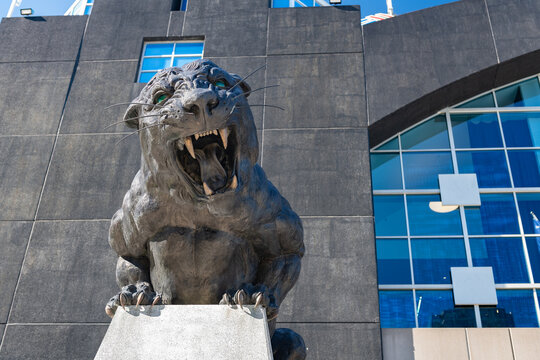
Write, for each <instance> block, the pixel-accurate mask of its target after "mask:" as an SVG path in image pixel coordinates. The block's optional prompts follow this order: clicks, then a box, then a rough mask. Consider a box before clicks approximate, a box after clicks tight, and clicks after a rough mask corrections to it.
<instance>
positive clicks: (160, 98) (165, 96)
mask: <svg viewBox="0 0 540 360" xmlns="http://www.w3.org/2000/svg"><path fill="white" fill-rule="evenodd" d="M168 98H169V96H168V95H167V94H162V95H160V96H159V97H158V98H157V100H156V104H160V103H162V102H164V101H165V100H167V99H168Z"/></svg>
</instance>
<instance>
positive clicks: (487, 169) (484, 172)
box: [456, 150, 511, 188]
mask: <svg viewBox="0 0 540 360" xmlns="http://www.w3.org/2000/svg"><path fill="white" fill-rule="evenodd" d="M456 157H457V161H458V168H459V172H460V173H461V174H470V173H476V177H477V178H478V186H479V187H481V188H489V187H510V185H511V184H510V174H509V173H508V167H507V166H506V156H505V155H504V151H502V150H501V151H457V152H456Z"/></svg>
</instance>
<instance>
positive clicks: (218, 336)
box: [94, 305, 272, 360]
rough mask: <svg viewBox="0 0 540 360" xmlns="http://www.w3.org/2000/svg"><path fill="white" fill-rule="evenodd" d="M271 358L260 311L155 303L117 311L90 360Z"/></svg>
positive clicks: (236, 359) (268, 336) (262, 312)
mask: <svg viewBox="0 0 540 360" xmlns="http://www.w3.org/2000/svg"><path fill="white" fill-rule="evenodd" d="M110 359H115V360H120V359H130V360H137V359H145V360H147V359H160V360H165V359H201V360H203V359H209V360H210V359H212V360H214V359H235V360H240V359H250V360H254V359H261V360H262V359H265V360H268V359H270V360H271V359H272V346H271V343H270V334H269V332H268V325H267V321H266V313H265V311H264V309H261V308H258V309H253V306H244V308H243V309H240V308H239V307H233V308H231V307H228V306H225V305H159V306H154V307H150V306H141V307H139V308H138V309H136V308H135V307H134V306H129V307H126V310H124V309H122V308H118V310H117V311H116V314H115V316H114V318H113V320H112V322H111V324H110V326H109V329H108V330H107V333H106V334H105V338H104V339H103V342H102V343H101V346H100V348H99V350H98V352H97V354H96V357H95V358H94V360H110Z"/></svg>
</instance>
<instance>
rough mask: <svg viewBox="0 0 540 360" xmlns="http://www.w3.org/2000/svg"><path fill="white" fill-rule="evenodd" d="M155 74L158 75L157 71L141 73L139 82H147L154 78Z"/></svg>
mask: <svg viewBox="0 0 540 360" xmlns="http://www.w3.org/2000/svg"><path fill="white" fill-rule="evenodd" d="M154 75H156V72H155V71H152V72H144V73H141V75H140V76H139V82H141V83H147V82H149V81H150V79H152V77H153V76H154Z"/></svg>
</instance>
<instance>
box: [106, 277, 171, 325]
mask: <svg viewBox="0 0 540 360" xmlns="http://www.w3.org/2000/svg"><path fill="white" fill-rule="evenodd" d="M159 304H161V295H160V294H157V293H155V292H153V291H152V287H151V286H150V284H148V283H146V282H141V283H137V284H135V285H133V284H131V285H126V286H124V287H123V288H122V290H121V291H120V292H119V293H118V294H117V295H115V296H113V297H112V298H111V299H110V300H109V302H108V303H107V305H106V306H105V312H106V313H107V315H109V316H110V317H111V318H112V317H113V316H114V314H115V312H116V309H117V308H118V306H121V307H122V308H124V309H125V307H126V306H129V305H135V306H137V307H138V306H139V305H151V306H154V305H159Z"/></svg>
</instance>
